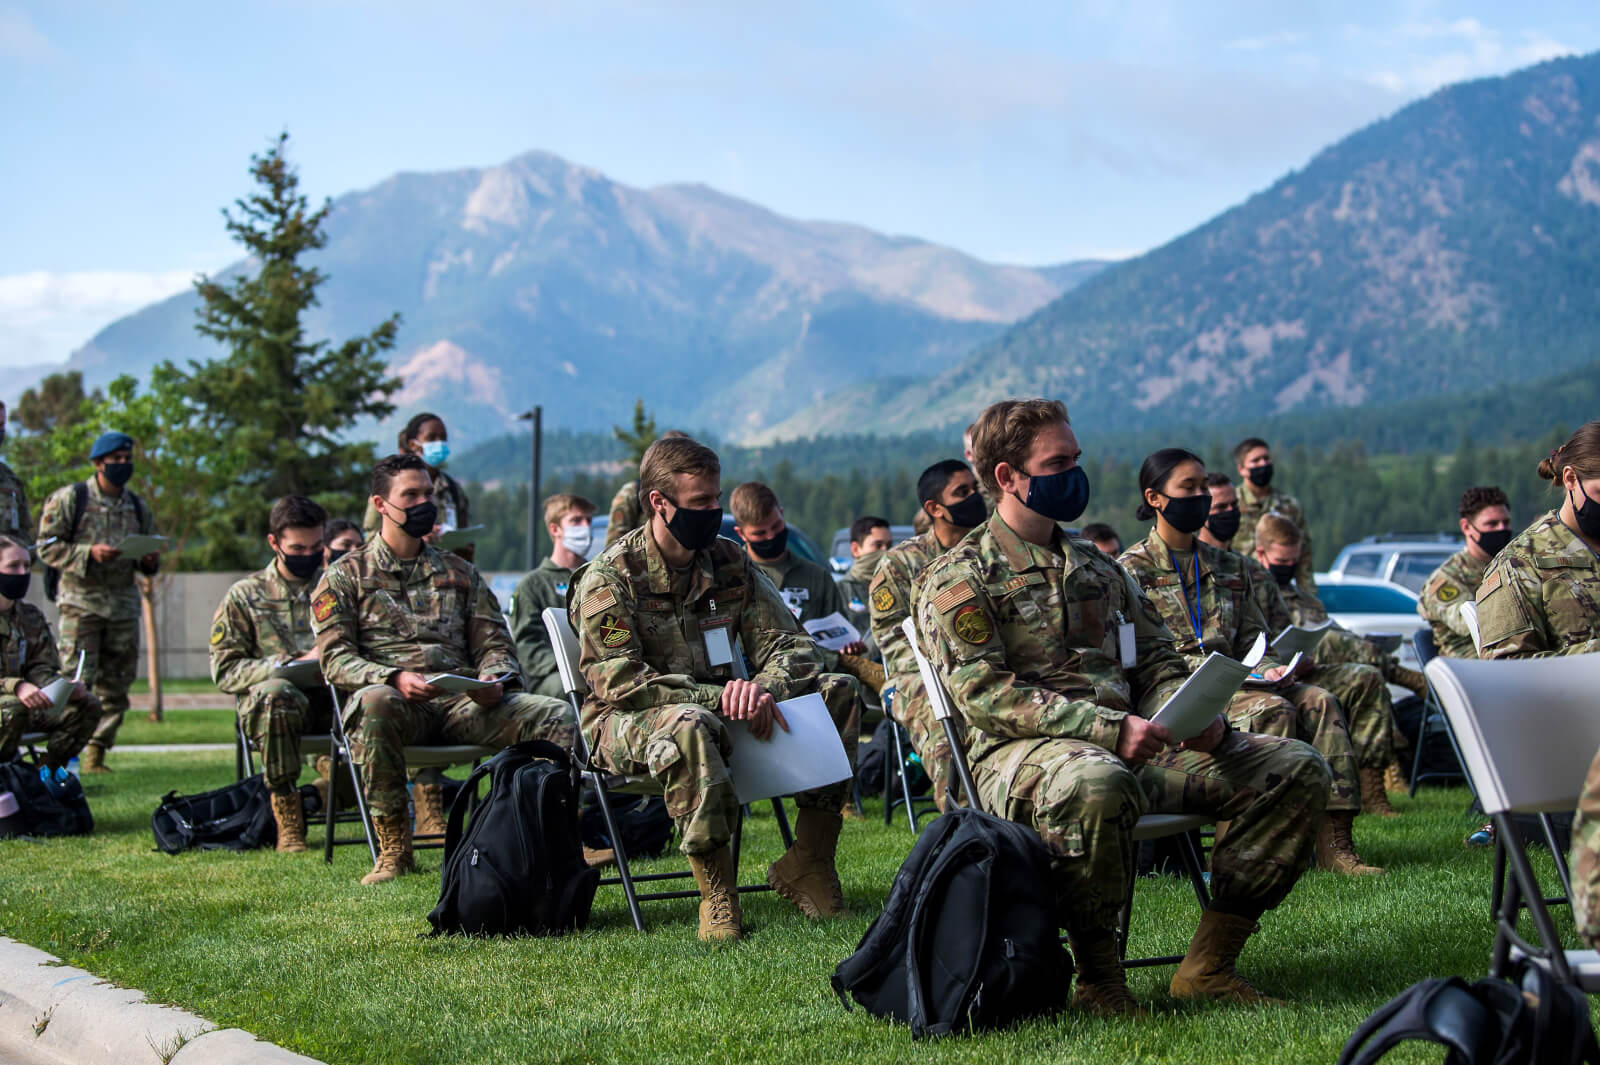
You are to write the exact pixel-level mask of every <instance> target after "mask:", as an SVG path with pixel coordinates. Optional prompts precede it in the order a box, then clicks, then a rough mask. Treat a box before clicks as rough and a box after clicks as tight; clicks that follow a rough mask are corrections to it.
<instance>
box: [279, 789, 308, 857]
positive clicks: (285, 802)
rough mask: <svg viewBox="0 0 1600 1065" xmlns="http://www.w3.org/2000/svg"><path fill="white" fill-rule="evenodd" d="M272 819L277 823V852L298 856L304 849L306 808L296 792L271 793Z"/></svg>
mask: <svg viewBox="0 0 1600 1065" xmlns="http://www.w3.org/2000/svg"><path fill="white" fill-rule="evenodd" d="M272 819H273V820H274V821H276V822H278V850H279V852H281V853H285V854H299V853H300V852H302V851H304V850H305V849H306V808H305V805H304V801H303V800H302V799H301V798H300V793H299V792H298V791H291V792H290V793H289V794H287V795H279V794H278V793H277V792H273V793H272Z"/></svg>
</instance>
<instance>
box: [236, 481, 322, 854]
mask: <svg viewBox="0 0 1600 1065" xmlns="http://www.w3.org/2000/svg"><path fill="white" fill-rule="evenodd" d="M327 517H328V515H327V512H326V511H324V510H323V509H322V508H321V507H320V506H318V505H317V504H316V503H314V502H312V501H311V500H309V499H307V498H305V497H304V496H284V497H283V498H282V499H279V500H278V501H277V502H275V503H273V504H272V513H271V515H270V517H269V518H268V528H269V529H270V531H269V532H268V534H267V546H268V547H269V548H271V549H272V562H271V563H269V564H268V565H267V568H266V569H264V570H262V571H261V572H260V573H252V574H251V575H250V576H248V577H246V578H244V579H243V580H241V581H236V582H235V583H234V584H233V586H232V587H230V588H229V589H228V591H227V594H226V595H224V596H223V597H222V602H221V604H219V605H218V607H217V612H216V616H215V617H213V618H212V621H211V680H212V683H214V684H216V686H217V687H218V688H219V689H220V690H222V691H225V692H227V693H228V694H229V695H232V696H233V697H234V699H235V708H236V711H237V713H238V715H239V726H240V727H241V728H242V729H243V730H244V734H245V735H246V736H248V737H249V738H250V740H251V742H253V743H254V744H255V745H256V749H257V750H259V751H260V752H261V779H262V781H263V782H264V783H265V784H266V786H267V791H268V793H269V794H270V795H271V797H272V816H273V818H274V819H275V820H276V821H277V823H278V850H280V851H285V852H300V851H304V850H305V849H306V822H305V809H304V807H303V805H302V804H301V799H300V792H299V791H298V790H297V789H296V785H297V784H298V783H299V781H300V737H301V736H302V735H304V734H306V733H315V732H327V731H329V730H330V728H331V722H332V718H333V700H332V698H331V697H330V696H329V695H328V690H327V688H326V687H324V686H323V685H322V684H320V683H319V684H317V685H315V686H314V687H312V688H311V689H309V690H307V689H303V688H299V687H296V686H295V685H294V684H293V683H291V682H290V681H288V680H285V679H284V678H282V677H274V676H273V673H274V672H275V671H276V670H277V669H278V667H279V666H282V665H284V664H286V663H288V662H291V661H295V660H303V659H310V660H312V661H315V660H316V657H317V649H316V637H315V636H314V635H313V634H312V631H311V590H312V589H313V588H314V587H316V583H317V575H318V574H319V573H320V572H321V570H322V527H323V523H324V522H325V521H326V520H327Z"/></svg>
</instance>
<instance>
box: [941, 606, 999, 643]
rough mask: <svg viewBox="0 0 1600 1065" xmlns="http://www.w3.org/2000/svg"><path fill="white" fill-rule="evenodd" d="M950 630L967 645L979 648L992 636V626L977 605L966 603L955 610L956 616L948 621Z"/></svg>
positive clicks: (987, 616)
mask: <svg viewBox="0 0 1600 1065" xmlns="http://www.w3.org/2000/svg"><path fill="white" fill-rule="evenodd" d="M950 630H951V631H952V632H954V633H955V634H956V635H957V636H959V637H961V638H962V639H963V640H965V641H967V642H968V643H971V644H978V645H980V646H981V645H983V644H986V643H988V642H989V640H990V639H992V638H993V636H994V624H993V623H992V622H990V620H989V615H988V614H986V613H984V610H983V607H981V606H979V605H978V604H977V603H968V604H967V605H966V606H964V607H962V608H961V609H960V610H957V611H956V616H955V617H953V618H951V619H950Z"/></svg>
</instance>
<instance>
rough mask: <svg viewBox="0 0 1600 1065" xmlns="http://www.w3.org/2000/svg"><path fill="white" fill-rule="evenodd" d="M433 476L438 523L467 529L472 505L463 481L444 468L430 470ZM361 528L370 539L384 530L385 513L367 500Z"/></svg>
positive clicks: (429, 472) (470, 519)
mask: <svg viewBox="0 0 1600 1065" xmlns="http://www.w3.org/2000/svg"><path fill="white" fill-rule="evenodd" d="M428 476H430V477H432V478H433V505H434V506H436V507H438V508H439V517H438V519H437V522H438V524H440V525H443V526H445V527H446V528H447V529H465V528H466V527H467V526H468V525H471V524H472V505H471V502H470V501H469V500H468V499H467V492H466V489H464V488H462V487H461V482H460V481H458V480H456V479H455V478H454V477H452V476H450V475H449V474H448V473H445V472H444V471H443V470H433V469H430V470H429V471H428ZM361 528H362V530H363V531H364V532H365V533H366V539H368V540H370V539H372V538H373V537H374V536H377V535H378V534H379V533H381V532H382V531H383V515H382V514H379V513H378V508H377V507H375V506H373V505H372V500H370V499H368V500H367V513H366V516H365V517H363V518H362V519H361Z"/></svg>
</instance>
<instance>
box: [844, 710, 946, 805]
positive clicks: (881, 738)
mask: <svg viewBox="0 0 1600 1065" xmlns="http://www.w3.org/2000/svg"><path fill="white" fill-rule="evenodd" d="M894 727H895V723H894V722H893V721H891V720H890V719H889V718H887V717H885V718H884V719H883V720H882V721H880V722H878V727H877V728H875V729H873V730H872V738H871V739H870V740H868V741H867V742H866V743H863V744H862V745H861V747H860V750H858V751H857V753H856V780H857V781H859V782H860V784H861V790H862V791H863V792H864V793H866V794H868V795H881V794H882V793H883V775H884V773H886V772H888V771H889V762H890V761H891V760H892V757H893V751H894V738H893V737H892V736H891V735H890V730H891V729H893V728H894ZM910 746H911V745H910V743H907V744H906V747H907V748H909V747H910ZM907 753H909V751H908V752H907ZM906 776H907V778H908V779H907V783H908V784H910V786H911V794H912V795H914V796H915V795H924V794H926V793H927V791H928V789H929V788H930V787H932V786H933V785H932V783H931V782H930V781H929V780H928V774H927V773H926V772H924V771H923V769H922V764H921V763H920V762H909V763H907V765H906ZM896 797H897V798H898V796H896Z"/></svg>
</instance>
